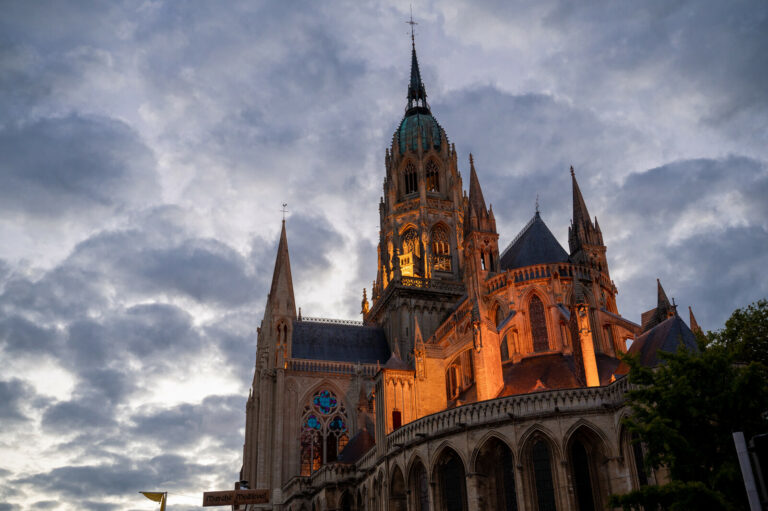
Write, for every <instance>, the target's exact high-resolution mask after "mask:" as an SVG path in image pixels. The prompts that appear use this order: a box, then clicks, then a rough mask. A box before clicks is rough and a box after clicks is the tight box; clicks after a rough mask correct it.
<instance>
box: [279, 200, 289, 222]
mask: <svg viewBox="0 0 768 511" xmlns="http://www.w3.org/2000/svg"><path fill="white" fill-rule="evenodd" d="M287 205H288V203H287V202H283V209H281V210H280V211H282V212H283V222H285V214H286V213H288V210H287V209H285V207H286V206H287Z"/></svg>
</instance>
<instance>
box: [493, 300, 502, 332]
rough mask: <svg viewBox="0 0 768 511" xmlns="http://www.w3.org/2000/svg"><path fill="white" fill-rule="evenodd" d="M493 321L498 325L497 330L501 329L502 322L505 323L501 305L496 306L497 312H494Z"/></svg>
mask: <svg viewBox="0 0 768 511" xmlns="http://www.w3.org/2000/svg"><path fill="white" fill-rule="evenodd" d="M493 321H494V323H496V328H499V325H500V324H501V322H502V321H504V309H502V308H501V305H497V306H496V310H495V311H494V312H493Z"/></svg>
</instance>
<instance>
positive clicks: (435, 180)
mask: <svg viewBox="0 0 768 511" xmlns="http://www.w3.org/2000/svg"><path fill="white" fill-rule="evenodd" d="M426 171H427V191H428V192H439V191H440V169H439V167H438V166H437V163H435V161H434V160H429V161H428V162H427V166H426Z"/></svg>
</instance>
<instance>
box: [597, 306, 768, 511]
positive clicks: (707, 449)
mask: <svg viewBox="0 0 768 511" xmlns="http://www.w3.org/2000/svg"><path fill="white" fill-rule="evenodd" d="M765 310H766V305H765V300H761V301H760V302H758V303H757V304H753V305H751V306H750V307H748V308H747V309H746V310H741V309H740V310H737V311H736V312H734V315H733V316H732V317H731V318H730V319H729V320H728V322H727V323H726V328H725V329H723V330H721V331H720V332H716V333H714V334H712V333H710V334H708V336H707V339H702V342H701V343H700V344H701V346H700V348H701V350H700V352H699V353H693V352H689V351H686V350H684V349H683V348H681V349H680V351H678V352H677V353H660V357H661V359H662V360H663V362H662V363H661V364H660V365H659V366H658V367H656V368H649V367H645V366H643V365H642V364H640V363H639V361H638V360H637V359H636V358H634V357H631V356H630V357H627V358H626V359H625V360H626V362H627V363H628V364H629V366H630V372H629V378H630V383H632V384H633V385H635V386H636V388H635V389H634V390H631V391H630V392H629V393H628V396H627V397H628V399H627V401H628V404H629V406H630V407H631V408H632V412H633V413H632V415H631V416H630V417H628V418H627V419H626V420H625V424H626V425H627V427H628V429H629V430H630V432H631V433H633V434H634V436H635V438H636V439H637V440H638V441H640V442H642V444H643V446H644V448H645V451H646V458H645V462H646V464H647V465H650V466H651V467H653V468H654V469H660V468H662V467H664V469H665V470H666V471H667V473H668V476H669V477H668V478H669V482H668V483H666V484H663V485H660V486H646V487H643V488H641V489H639V490H635V491H633V492H630V493H628V494H626V495H614V496H613V497H612V499H611V505H613V506H620V507H622V508H623V509H625V510H637V509H645V510H648V511H650V510H656V509H664V510H666V509H668V510H672V511H677V510H681V511H682V510H691V509H708V510H709V509H712V510H715V509H723V510H737V509H739V510H740V509H748V504H747V499H746V492H745V489H744V484H743V481H742V479H741V471H740V468H739V463H738V458H737V456H736V450H735V447H734V444H733V436H732V433H733V432H734V431H743V432H744V434H745V436H746V437H747V438H750V437H751V436H752V435H754V434H757V433H764V432H766V431H768V417H767V416H766V411H768V366H766V365H764V364H762V363H760V362H756V361H754V359H752V361H750V362H749V363H742V361H743V360H744V358H743V354H744V353H753V352H754V349H755V346H760V345H765V343H766V339H765V332H766V331H768V330H767V329H768V314H765ZM754 311H757V312H754ZM725 332H727V334H726V333H725ZM761 332H762V333H761ZM761 335H762V337H760V336H761ZM763 356H765V354H763Z"/></svg>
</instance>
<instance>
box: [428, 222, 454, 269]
mask: <svg viewBox="0 0 768 511" xmlns="http://www.w3.org/2000/svg"><path fill="white" fill-rule="evenodd" d="M432 269H434V270H435V271H446V272H449V271H451V243H450V239H449V238H448V231H447V230H446V229H445V227H443V226H441V225H438V226H437V227H435V228H434V229H432Z"/></svg>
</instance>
